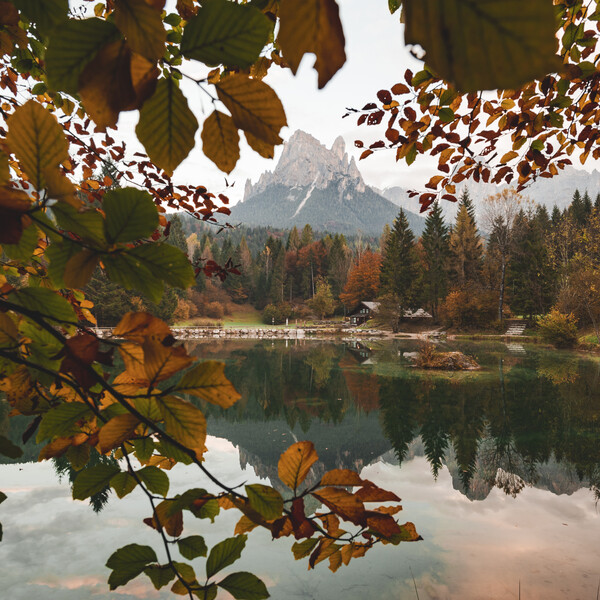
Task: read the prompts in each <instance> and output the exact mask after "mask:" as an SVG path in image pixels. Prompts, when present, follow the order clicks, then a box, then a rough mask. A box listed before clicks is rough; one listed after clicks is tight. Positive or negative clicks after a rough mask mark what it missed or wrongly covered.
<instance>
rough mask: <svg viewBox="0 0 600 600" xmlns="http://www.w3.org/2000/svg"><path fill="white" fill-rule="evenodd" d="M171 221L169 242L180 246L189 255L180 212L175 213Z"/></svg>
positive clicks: (176, 246)
mask: <svg viewBox="0 0 600 600" xmlns="http://www.w3.org/2000/svg"><path fill="white" fill-rule="evenodd" d="M170 221H171V227H170V229H169V237H168V239H167V243H169V244H171V246H175V248H179V249H180V250H181V251H182V252H185V254H186V255H187V253H188V245H187V240H186V239H185V234H184V233H183V223H182V222H181V217H180V216H179V215H178V214H174V215H173V216H172V217H171V220H170Z"/></svg>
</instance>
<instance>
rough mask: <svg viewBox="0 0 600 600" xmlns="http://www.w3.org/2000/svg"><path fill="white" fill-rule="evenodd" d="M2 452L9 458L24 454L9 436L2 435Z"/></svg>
mask: <svg viewBox="0 0 600 600" xmlns="http://www.w3.org/2000/svg"><path fill="white" fill-rule="evenodd" d="M0 454H2V455H3V456H8V458H19V457H21V456H23V450H22V449H21V448H19V446H15V444H13V443H12V442H11V441H10V440H9V439H8V438H7V437H4V436H3V435H0ZM0 501H1V500H0Z"/></svg>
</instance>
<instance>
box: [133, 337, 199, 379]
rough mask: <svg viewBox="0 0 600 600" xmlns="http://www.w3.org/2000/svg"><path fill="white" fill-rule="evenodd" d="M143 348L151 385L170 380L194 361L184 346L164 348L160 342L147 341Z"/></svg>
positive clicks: (147, 374) (145, 365) (147, 375)
mask: <svg viewBox="0 0 600 600" xmlns="http://www.w3.org/2000/svg"><path fill="white" fill-rule="evenodd" d="M142 348H143V350H144V368H145V370H146V377H147V379H148V381H150V382H151V383H157V382H159V381H163V380H165V379H168V378H169V377H171V376H172V375H175V373H177V372H178V371H181V370H182V369H185V368H186V367H189V366H190V365H191V364H192V361H193V359H192V357H191V356H189V355H188V353H187V352H186V349H185V348H184V347H183V346H163V344H162V343H161V342H159V341H156V340H152V339H146V340H145V341H144V343H143V344H142Z"/></svg>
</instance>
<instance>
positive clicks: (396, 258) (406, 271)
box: [381, 209, 419, 308]
mask: <svg viewBox="0 0 600 600" xmlns="http://www.w3.org/2000/svg"><path fill="white" fill-rule="evenodd" d="M418 274H419V270H418V258H417V253H416V250H415V236H414V234H413V232H412V231H411V229H410V227H409V225H408V219H407V218H406V214H405V213H404V210H402V209H400V213H399V214H398V217H397V218H396V220H395V221H394V226H393V228H392V232H391V233H390V236H389V237H388V240H387V243H386V245H385V258H384V259H383V262H382V264H381V293H382V294H395V295H396V296H397V298H398V302H399V303H400V305H401V306H402V308H414V307H415V303H416V301H417V285H416V280H417V276H418Z"/></svg>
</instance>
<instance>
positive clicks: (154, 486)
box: [136, 466, 169, 496]
mask: <svg viewBox="0 0 600 600" xmlns="http://www.w3.org/2000/svg"><path fill="white" fill-rule="evenodd" d="M136 474H137V476H138V477H139V478H140V479H141V480H142V482H143V483H144V484H145V485H146V487H147V488H148V489H149V490H150V491H151V492H152V493H153V494H159V495H160V496H166V495H167V494H168V493H169V477H168V475H167V474H166V473H165V472H164V471H161V470H160V469H159V468H158V467H154V466H150V467H144V468H143V469H141V470H139V471H137V473H136Z"/></svg>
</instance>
